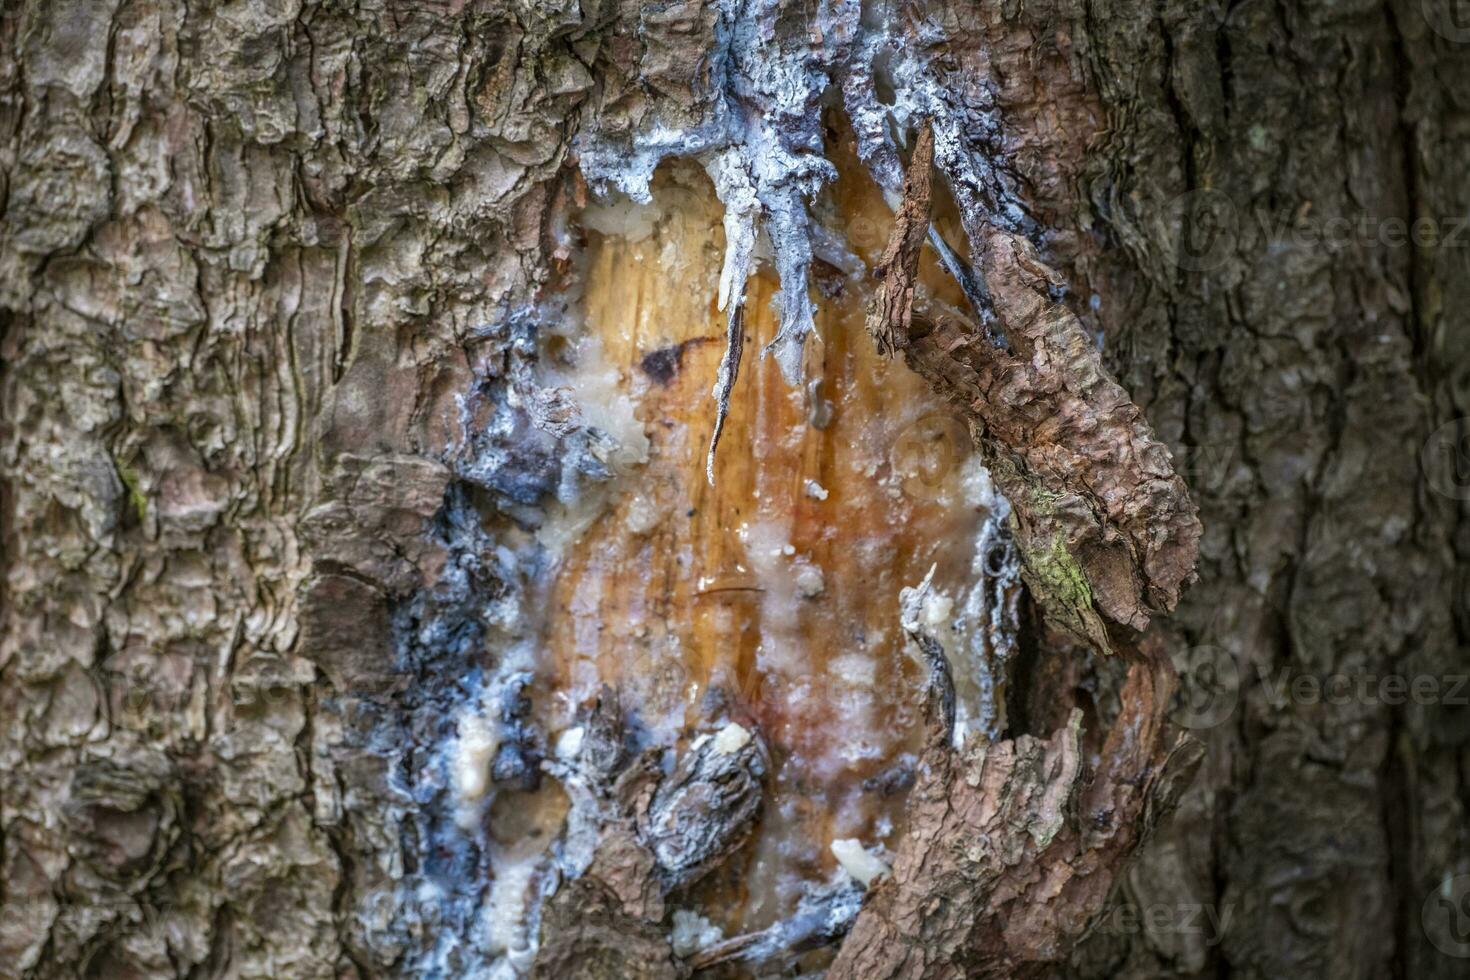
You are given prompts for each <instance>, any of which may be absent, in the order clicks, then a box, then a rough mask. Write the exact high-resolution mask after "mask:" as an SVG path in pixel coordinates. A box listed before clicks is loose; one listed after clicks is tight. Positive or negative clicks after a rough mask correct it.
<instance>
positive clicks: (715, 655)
mask: <svg viewBox="0 0 1470 980" xmlns="http://www.w3.org/2000/svg"><path fill="white" fill-rule="evenodd" d="M846 162H847V163H848V164H850V163H851V161H850V160H848V161H846ZM850 169H851V168H850V167H847V166H845V167H844V170H846V171H849V172H848V173H845V174H844V178H843V180H842V181H841V182H840V183H839V184H838V185H837V187H836V188H835V190H834V191H833V196H832V200H831V201H829V202H826V203H827V205H828V210H829V211H830V212H831V213H833V214H835V215H838V216H840V217H839V218H838V219H835V220H834V219H832V218H830V217H829V219H828V220H829V222H833V223H834V224H836V225H838V226H839V227H840V230H843V231H845V232H846V233H847V234H848V240H849V242H850V244H851V245H852V247H853V248H854V250H855V251H856V252H858V253H859V255H860V256H861V257H862V258H864V260H865V261H866V262H867V263H868V264H869V266H870V267H871V265H872V263H873V261H874V260H875V259H876V258H877V254H878V253H879V252H881V249H882V246H883V242H884V240H885V239H886V237H887V234H888V231H889V228H890V226H891V223H892V215H891V212H890V211H889V209H888V207H887V206H886V205H885V204H884V203H883V200H882V198H881V196H880V195H879V194H878V192H877V190H876V188H874V187H873V186H872V184H871V182H869V181H867V180H866V178H856V177H854V176H853V175H852V174H851V172H850ZM655 204H656V206H657V207H658V209H659V213H660V217H659V219H658V223H657V225H656V227H655V229H654V230H653V232H652V233H651V234H649V235H647V237H644V238H642V239H641V240H638V241H629V240H628V239H627V238H626V237H620V236H617V235H611V234H607V235H604V234H599V233H597V232H589V234H588V246H587V267H586V271H585V295H584V310H585V320H586V322H585V329H586V330H587V331H589V332H591V333H592V334H594V335H595V336H596V337H597V338H599V340H600V343H601V348H602V357H603V359H604V360H605V361H606V362H607V363H608V364H610V365H613V366H615V367H616V369H617V370H618V372H619V377H620V384H621V385H622V386H623V387H624V389H625V390H626V392H627V393H628V394H629V395H630V396H631V397H632V398H634V399H635V400H636V402H637V404H638V409H637V415H638V418H639V419H640V420H641V421H642V422H643V423H644V427H645V431H646V433H647V435H648V438H649V441H650V450H649V459H648V461H647V463H646V464H643V465H639V466H632V467H628V468H627V470H626V472H625V473H624V474H623V475H621V476H620V477H619V478H618V480H617V481H616V483H615V485H614V488H613V491H612V495H611V497H610V498H609V504H608V506H607V508H606V510H605V511H604V513H603V514H602V515H601V516H600V517H599V518H598V519H597V521H596V522H595V523H593V524H592V525H591V526H590V527H589V528H588V529H587V530H586V531H585V533H583V534H582V535H581V537H580V538H579V539H578V540H577V541H576V542H575V543H574V544H572V545H570V546H569V547H568V548H567V550H566V552H565V555H564V558H563V562H562V565H561V567H560V571H559V574H558V579H557V583H556V586H555V588H554V590H553V596H554V598H553V603H552V607H551V608H550V610H549V617H548V623H549V625H548V636H547V643H548V650H549V654H550V657H549V662H550V664H551V672H552V674H551V677H550V678H549V681H550V683H551V685H552V687H553V689H554V690H555V691H557V692H559V693H560V704H561V711H562V718H561V720H560V722H554V723H553V724H557V723H560V724H569V723H570V722H571V716H572V713H573V711H574V710H575V708H576V706H577V703H578V702H581V701H583V700H584V699H585V698H586V697H587V696H589V695H590V694H591V693H592V692H593V691H595V690H596V687H597V686H598V685H600V684H608V685H611V686H612V687H614V688H615V689H618V690H619V691H620V694H621V698H622V702H623V705H624V707H625V709H630V710H632V711H634V712H635V713H636V715H637V717H638V718H639V719H640V720H641V721H642V722H643V723H644V724H646V725H647V726H648V729H649V731H650V733H651V736H652V738H653V739H654V741H655V742H661V743H663V744H687V740H688V739H689V738H691V737H693V736H695V735H697V734H699V733H700V732H702V731H711V730H714V729H715V728H717V727H718V725H719V724H720V723H722V722H723V721H724V720H726V719H728V720H732V721H736V722H739V723H741V724H743V725H745V726H746V727H747V728H750V729H751V730H752V731H756V732H758V733H759V734H760V736H761V737H762V738H763V739H764V740H765V742H766V744H767V745H768V747H769V748H770V751H771V756H772V769H773V772H772V777H771V779H770V781H769V784H768V788H769V796H768V804H767V807H766V810H765V813H764V815H763V817H762V821H761V825H760V827H759V829H758V831H757V840H756V842H755V845H754V847H753V848H752V849H751V851H750V853H751V858H750V863H749V864H748V866H746V867H745V868H742V869H736V870H735V872H733V873H729V874H727V881H726V884H727V885H730V886H732V887H735V888H737V889H738V892H739V894H738V896H737V897H736V898H735V899H734V900H731V901H730V905H731V907H729V908H725V909H705V910H704V911H705V912H706V914H709V915H711V916H712V917H713V918H715V919H716V921H719V922H721V924H723V925H725V927H726V928H727V929H737V930H738V929H751V928H759V927H760V926H762V925H764V924H767V923H769V922H770V921H772V920H773V919H775V918H778V917H780V916H781V915H784V914H787V913H789V911H790V906H791V905H792V903H793V902H794V900H795V898H796V897H797V891H798V890H799V887H800V882H801V881H802V880H812V879H815V878H821V877H826V876H827V875H828V874H830V873H831V870H832V868H833V867H834V864H835V862H834V859H833V858H832V856H831V854H830V851H829V845H830V842H831V841H832V840H833V839H834V838H841V837H856V838H858V839H860V840H861V841H862V842H863V843H864V844H865V845H868V846H870V847H871V846H873V845H876V844H879V843H887V844H889V845H890V846H892V845H895V844H896V842H897V838H898V834H899V833H900V832H901V828H902V798H903V793H902V791H901V788H900V789H899V791H897V792H894V791H893V787H894V786H899V787H901V786H902V783H901V781H898V782H896V783H893V782H891V783H890V785H889V790H890V791H889V792H887V793H885V792H884V791H883V789H881V788H879V787H878V786H876V785H875V781H876V780H879V779H881V778H882V777H883V776H884V775H885V773H891V772H892V771H893V769H894V767H895V764H896V763H899V762H900V761H901V757H902V756H903V754H904V753H905V752H908V751H912V750H913V749H914V747H915V737H916V735H917V732H918V726H919V716H918V711H919V691H918V684H919V681H920V679H921V678H920V671H919V669H918V667H917V665H916V664H915V663H914V662H913V661H911V660H910V658H909V657H908V655H907V654H906V653H905V648H904V643H903V637H902V633H901V631H900V629H899V625H898V593H899V589H900V588H901V587H903V586H906V585H916V584H918V582H919V581H920V580H922V579H923V577H924V575H925V573H926V572H927V571H928V569H929V568H930V566H931V565H935V564H937V569H938V570H937V573H936V576H935V583H936V585H938V586H939V587H941V588H946V587H947V588H950V589H951V590H953V589H954V588H955V587H957V586H958V585H960V584H961V583H962V582H964V581H965V580H966V579H967V577H968V575H969V567H970V565H969V563H970V560H971V556H972V554H973V542H974V536H975V532H976V528H977V520H978V519H977V516H976V514H975V512H974V510H973V508H969V507H965V506H964V505H963V504H962V494H961V493H960V489H959V470H960V464H961V462H962V459H963V457H965V456H966V455H968V452H969V446H968V439H967V437H966V436H965V433H964V430H963V427H962V426H960V425H958V424H957V423H956V422H954V421H953V416H952V414H951V413H950V411H949V410H947V409H945V408H944V407H942V406H941V405H940V404H939V402H938V400H937V399H936V398H935V396H934V395H933V394H932V393H931V392H930V391H929V390H928V388H927V387H926V386H925V385H924V383H923V382H922V381H921V380H920V379H919V378H918V377H917V376H915V375H914V374H912V373H911V372H910V371H909V370H908V369H907V368H906V367H905V366H904V365H903V364H902V362H901V360H899V361H888V360H885V359H883V358H880V357H879V356H878V355H877V354H876V353H875V352H874V350H873V346H872V343H871V341H870V340H869V338H868V337H867V335H866V333H865V331H864V327H863V317H864V309H865V305H866V303H867V300H868V296H869V294H870V290H869V285H868V282H867V281H866V280H863V281H854V280H852V279H849V280H847V281H846V282H845V283H844V284H843V288H842V291H841V293H840V294H839V295H836V296H833V297H822V296H819V295H818V294H817V293H816V291H815V290H814V291H813V295H814V297H815V298H817V300H818V304H819V305H818V310H819V312H818V314H817V318H816V323H817V335H816V336H813V337H812V338H811V339H810V340H809V341H808V344H809V346H808V351H807V358H806V372H807V378H808V381H809V386H808V388H807V389H793V388H791V387H789V386H788V385H787V384H786V383H785V382H784V380H783V379H782V378H781V375H780V372H779V371H778V369H777V367H776V365H775V362H774V361H773V360H771V359H762V358H761V357H760V352H761V349H762V348H763V347H764V346H765V344H767V343H768V342H769V341H770V339H771V337H772V336H773V334H774V332H775V329H776V323H775V316H774V313H773V310H772V305H771V300H772V296H773V294H774V293H775V292H776V291H777V290H778V289H779V284H778V283H777V282H776V281H775V277H774V272H773V271H772V270H771V268H770V266H769V263H768V262H762V263H760V264H759V267H758V272H757V274H756V275H755V276H753V278H752V279H751V281H750V283H749V286H748V291H747V294H746V317H745V324H746V330H747V341H746V351H745V361H744V363H743V365H742V367H741V371H740V377H739V381H738V382H737V384H736V386H735V390H734V396H733V398H732V399H731V408H730V417H729V421H728V423H727V426H726V429H725V434H724V437H723V440H722V443H721V446H720V451H719V455H718V458H717V461H716V467H715V472H716V483H715V485H714V486H713V487H711V486H710V485H709V484H708V483H707V482H706V480H705V475H704V458H705V451H706V447H707V444H708V440H709V436H710V430H711V426H712V423H713V419H714V403H713V401H712V399H711V397H710V390H711V387H712V386H713V384H714V380H715V373H716V369H717V367H718V364H719V361H720V357H721V355H722V353H723V350H724V315H723V314H722V313H720V312H719V311H718V310H717V309H716V308H715V297H716V292H717V287H718V281H719V272H720V266H721V261H722V257H723V254H724V234H723V229H722V225H721V214H722V212H721V210H720V205H719V203H718V201H716V199H715V196H714V192H713V188H712V187H711V186H710V185H709V183H708V181H707V179H705V178H704V176H703V174H702V172H700V171H699V170H697V169H696V168H694V167H692V166H690V165H682V164H681V165H677V166H674V167H665V168H663V169H661V171H660V174H659V176H658V179H657V180H656V183H655ZM930 265H931V268H930V269H929V270H928V272H929V274H930V276H931V278H935V277H933V269H932V263H930ZM936 285H937V283H936ZM942 288H944V289H945V291H946V292H949V291H950V288H949V287H947V286H945V287H942ZM670 348H677V349H678V350H679V354H678V356H677V358H676V360H677V370H676V371H675V372H674V373H673V375H672V377H669V378H667V383H664V382H663V381H660V380H659V379H657V378H655V377H653V376H651V375H650V374H649V372H647V371H645V370H644V369H643V368H642V367H640V364H641V362H643V360H644V358H645V357H647V356H648V355H649V354H651V353H653V352H657V351H668V350H669V349H670ZM664 361H665V362H666V363H667V362H668V361H669V356H667V355H666V356H665V357H664ZM822 402H826V403H827V404H826V406H823V405H822V404H821V403H822ZM823 415H826V416H828V417H826V418H822V417H821V416H823ZM593 421H594V423H595V421H596V420H595V419H594V420H593ZM818 422H819V423H822V424H814V423H818ZM809 481H811V483H809ZM812 483H814V484H815V486H813V485H812ZM817 487H820V488H821V489H820V490H819V489H817ZM822 491H825V493H826V497H825V499H820V498H821V493H822ZM807 569H817V570H819V572H820V576H821V590H820V592H817V593H816V594H815V595H809V596H808V595H804V594H803V592H802V587H803V585H804V586H805V590H806V592H808V593H810V592H812V591H813V589H814V587H815V584H816V579H815V576H814V574H813V573H811V572H810V571H805V573H804V570H807ZM865 784H866V785H865ZM716 913H723V914H716Z"/></svg>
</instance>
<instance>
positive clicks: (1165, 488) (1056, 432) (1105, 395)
mask: <svg viewBox="0 0 1470 980" xmlns="http://www.w3.org/2000/svg"><path fill="white" fill-rule="evenodd" d="M988 250H989V255H988V258H987V261H986V263H985V266H986V273H985V275H986V281H987V284H988V285H989V288H990V292H991V295H992V296H993V297H994V298H995V308H996V310H997V312H998V314H999V316H1000V317H1001V323H1002V326H1003V328H1004V330H1005V334H1006V337H1007V338H1008V339H1009V341H1010V348H1009V349H1003V348H1000V347H998V346H997V345H996V344H994V343H993V342H992V341H991V340H990V339H989V337H988V335H987V333H986V331H985V330H984V328H983V327H981V326H979V325H977V324H974V323H973V322H971V321H970V320H968V319H967V318H966V317H963V316H961V315H958V314H955V313H951V312H948V311H944V312H930V313H929V314H928V315H922V316H921V314H917V313H916V314H915V322H914V324H913V326H912V329H911V331H910V339H909V346H908V348H907V350H906V352H905V353H906V358H907V361H908V363H909V365H910V366H911V367H913V368H914V370H916V371H918V372H919V373H920V374H921V375H923V376H924V377H925V378H927V379H928V380H929V381H930V383H932V384H933V385H934V386H935V387H936V389H937V390H939V391H940V392H941V393H943V394H944V395H946V396H947V397H948V398H949V399H950V400H952V401H953V402H954V403H955V404H956V405H958V406H959V407H960V408H961V409H962V410H963V411H964V412H965V413H966V414H967V415H968V417H969V420H970V425H971V431H972V432H973V433H974V435H975V436H976V439H977V441H978V443H979V444H980V446H981V448H982V449H983V451H984V452H985V455H986V461H987V463H988V464H989V466H990V469H991V472H992V474H993V475H994V477H995V479H996V482H997V483H998V484H999V485H1000V487H1001V489H1002V490H1003V491H1004V492H1005V495H1006V496H1007V497H1008V498H1009V499H1010V501H1011V503H1012V504H1013V506H1014V507H1015V512H1016V523H1017V540H1018V542H1019V543H1020V545H1021V552H1022V557H1023V561H1024V565H1025V573H1026V580H1027V584H1028V585H1029V586H1030V587H1031V589H1032V591H1033V592H1034V593H1035V594H1037V596H1038V597H1039V598H1040V599H1041V603H1042V606H1043V608H1044V609H1045V610H1046V612H1047V613H1048V615H1049V616H1050V617H1051V618H1052V620H1053V621H1054V622H1056V623H1057V625H1059V626H1062V627H1063V628H1066V629H1067V630H1069V631H1070V632H1072V633H1073V634H1075V635H1077V636H1079V637H1081V638H1083V639H1085V640H1088V641H1090V642H1092V643H1093V644H1095V645H1096V646H1098V647H1099V648H1100V649H1104V650H1107V649H1109V648H1110V643H1109V640H1108V635H1107V631H1106V629H1105V627H1104V625H1103V623H1102V621H1101V619H1100V617H1099V616H1098V612H1101V613H1102V615H1103V616H1106V617H1107V618H1108V619H1110V620H1113V621H1114V622H1117V623H1121V624H1124V625H1127V626H1130V627H1133V628H1134V629H1139V630H1141V629H1143V628H1144V627H1145V626H1147V625H1148V621H1149V616H1150V613H1151V612H1167V611H1170V610H1172V609H1173V608H1174V606H1175V605H1176V604H1177V603H1178V601H1179V597H1180V594H1181V592H1182V590H1183V589H1184V587H1185V586H1186V585H1188V584H1189V582H1191V581H1193V579H1194V564H1195V559H1196V558H1197V556H1198V550H1199V537H1200V525H1199V519H1198V517H1197V512H1196V508H1195V506H1194V503H1193V502H1192V501H1191V500H1190V498H1189V493H1188V490H1187V489H1186V488H1185V485H1184V481H1183V480H1182V479H1181V478H1180V477H1179V476H1178V475H1177V474H1176V473H1175V472H1174V469H1173V465H1172V458H1171V456H1170V454H1169V451H1168V449H1166V448H1165V447H1164V445H1163V444H1162V443H1161V442H1159V441H1158V439H1157V438H1155V436H1154V434H1153V430H1152V429H1151V428H1150V427H1149V424H1148V422H1147V420H1145V419H1144V417H1143V413H1142V412H1141V411H1140V410H1139V408H1138V406H1137V405H1134V404H1133V402H1132V401H1131V400H1130V399H1129V397H1128V394H1127V392H1125V391H1124V390H1123V388H1122V387H1121V386H1120V385H1119V384H1118V383H1117V382H1116V381H1115V380H1113V378H1112V376H1111V375H1109V374H1108V372H1107V370H1106V369H1105V368H1103V366H1102V363H1101V359H1100V357H1099V354H1098V351H1097V348H1096V346H1095V345H1094V344H1093V343H1092V341H1091V340H1090V339H1089V338H1088V337H1087V335H1086V334H1085V333H1084V332H1083V330H1082V327H1081V325H1080V324H1079V323H1078V322H1077V318H1076V317H1075V316H1073V314H1072V313H1071V311H1069V310H1068V309H1067V308H1066V307H1065V306H1064V305H1062V304H1061V303H1058V302H1056V301H1054V300H1053V299H1052V298H1051V297H1050V295H1049V294H1048V290H1049V289H1052V288H1056V287H1058V286H1060V282H1059V281H1058V280H1057V278H1056V275H1055V273H1053V272H1052V270H1051V269H1049V268H1048V267H1047V266H1045V265H1044V264H1042V263H1041V261H1040V260H1039V259H1038V258H1037V256H1036V254H1035V251H1034V249H1033V248H1032V247H1031V245H1030V243H1029V242H1027V241H1026V240H1025V239H1024V238H1022V237H1021V236H1019V235H1014V234H1011V233H1010V232H1006V231H1000V230H992V231H991V232H990V238H989V241H988Z"/></svg>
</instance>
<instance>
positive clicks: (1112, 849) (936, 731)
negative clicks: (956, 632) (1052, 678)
mask: <svg viewBox="0 0 1470 980" xmlns="http://www.w3.org/2000/svg"><path fill="white" fill-rule="evenodd" d="M1125 656H1127V657H1128V659H1129V660H1130V661H1131V662H1132V667H1131V669H1130V672H1129V675H1128V682H1127V684H1126V686H1125V687H1124V689H1123V692H1122V703H1123V710H1122V712H1121V713H1120V715H1119V717H1118V719H1117V721H1116V722H1115V723H1114V725H1113V727H1112V729H1111V731H1110V732H1109V734H1108V737H1107V740H1106V743H1105V745H1104V748H1103V752H1102V756H1101V760H1102V761H1101V764H1100V765H1099V766H1098V768H1097V770H1096V771H1094V772H1090V771H1089V769H1088V766H1087V765H1086V764H1085V762H1084V759H1083V755H1082V749H1081V744H1080V731H1081V715H1080V712H1073V714H1072V718H1071V721H1070V723H1069V724H1068V725H1067V726H1066V727H1064V728H1062V729H1060V730H1058V731H1056V732H1054V733H1053V734H1052V735H1051V737H1050V738H1046V739H1041V738H1035V737H1033V736H1029V735H1022V736H1020V737H1019V738H1016V739H1013V740H1010V739H1008V740H1004V741H997V742H987V741H985V740H984V739H980V738H974V739H970V740H969V741H968V742H967V743H966V745H965V746H964V747H963V748H962V749H960V750H958V751H956V750H953V749H952V748H951V747H950V746H949V744H948V741H947V739H946V738H944V734H943V733H944V718H943V714H942V711H940V710H937V706H939V705H942V704H943V700H944V699H943V697H942V696H938V697H935V696H932V695H931V696H930V697H929V699H928V705H929V707H928V709H927V711H926V724H927V725H928V726H929V728H930V738H929V739H928V740H927V747H926V749H925V750H924V753H923V755H922V756H921V757H920V764H919V766H918V773H919V778H918V781H917V782H916V783H915V785H914V788H913V791H912V792H911V794H910V796H909V801H910V803H909V806H910V814H911V822H910V830H909V832H908V834H907V835H906V836H905V837H904V839H903V841H902V843H901V844H900V845H899V849H898V855H897V858H896V860H895V861H894V865H893V874H892V875H891V876H890V877H888V878H885V879H883V880H881V881H880V882H878V883H877V884H876V885H874V887H873V888H872V889H871V890H870V891H869V893H868V896H867V899H866V901H865V902H864V905H863V910H862V913H861V914H860V915H859V916H858V919H857V922H856V923H854V925H853V927H852V931H851V933H850V934H849V935H848V938H847V940H846V941H845V942H844V943H843V945H842V948H841V950H840V951H839V953H838V956H837V959H836V961H835V962H834V963H833V965H832V968H831V970H830V971H829V972H828V974H827V976H828V980H858V978H861V980H888V978H894V980H896V978H901V977H902V978H920V977H922V978H924V980H944V978H960V977H1006V978H1024V977H1032V976H1039V975H1042V974H1043V973H1044V972H1045V971H1046V970H1047V969H1048V968H1049V964H1052V963H1054V962H1055V961H1057V960H1059V959H1061V958H1063V957H1064V956H1065V955H1066V954H1067V952H1068V951H1069V950H1070V949H1071V947H1072V945H1073V944H1074V943H1075V942H1076V941H1077V940H1078V939H1079V938H1080V937H1081V935H1082V934H1083V933H1084V932H1085V931H1086V928H1087V925H1088V922H1089V920H1090V919H1091V918H1092V917H1093V916H1095V915H1096V914H1097V913H1098V912H1100V911H1101V910H1102V909H1103V908H1104V906H1105V904H1106V901H1107V897H1108V894H1109V892H1110V891H1111V890H1112V887H1113V884H1114V883H1115V881H1116V879H1117V875H1118V873H1119V872H1120V870H1121V869H1122V867H1123V865H1124V862H1125V861H1126V860H1127V858H1128V856H1129V855H1130V854H1132V853H1133V851H1134V849H1135V848H1136V847H1137V845H1138V844H1139V843H1140V842H1141V840H1142V839H1143V837H1144V836H1145V835H1146V834H1147V832H1148V830H1149V829H1150V828H1151V827H1152V826H1153V823H1154V822H1155V821H1156V820H1157V819H1158V818H1159V816H1160V815H1161V814H1163V813H1165V812H1167V811H1168V810H1170V809H1171V808H1172V807H1173V805H1174V803H1175V802H1176V801H1177V799H1178V796H1179V794H1180V792H1182V789H1183V787H1184V786H1185V785H1187V783H1188V780H1189V777H1190V775H1191V774H1192V772H1193V770H1194V767H1195V766H1197V765H1198V762H1199V759H1200V757H1201V755H1202V751H1201V749H1200V747H1199V745H1198V743H1196V742H1194V741H1193V740H1190V739H1188V738H1187V737H1186V738H1182V739H1180V740H1179V741H1177V742H1175V743H1174V744H1172V745H1166V744H1165V741H1164V736H1165V721H1164V713H1165V710H1166V709H1167V706H1168V703H1169V696H1170V694H1171V692H1172V689H1173V676H1172V672H1171V671H1170V670H1169V668H1168V661H1167V658H1166V657H1164V656H1163V653H1162V651H1152V652H1151V653H1150V655H1148V656H1144V655H1143V654H1141V653H1140V652H1138V651H1137V650H1134V649H1131V648H1130V649H1129V650H1128V651H1127V652H1125ZM944 681H945V675H943V674H940V673H934V674H931V678H930V683H931V684H936V683H937V684H943V683H944Z"/></svg>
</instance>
